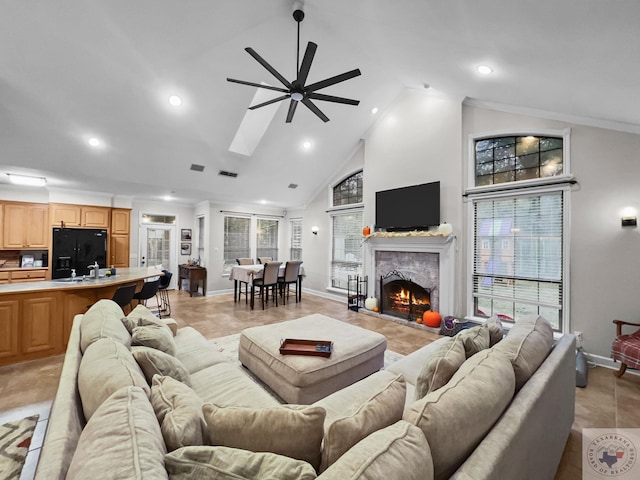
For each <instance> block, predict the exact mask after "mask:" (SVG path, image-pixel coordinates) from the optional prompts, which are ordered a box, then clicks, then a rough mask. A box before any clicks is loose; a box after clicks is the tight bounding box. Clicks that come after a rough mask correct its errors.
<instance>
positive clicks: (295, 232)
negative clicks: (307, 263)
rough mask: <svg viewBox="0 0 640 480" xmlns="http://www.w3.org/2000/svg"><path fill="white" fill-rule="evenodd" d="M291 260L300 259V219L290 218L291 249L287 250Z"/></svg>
mask: <svg viewBox="0 0 640 480" xmlns="http://www.w3.org/2000/svg"><path fill="white" fill-rule="evenodd" d="M289 257H290V259H291V260H302V219H301V218H294V219H292V220H291V249H290V252H289Z"/></svg>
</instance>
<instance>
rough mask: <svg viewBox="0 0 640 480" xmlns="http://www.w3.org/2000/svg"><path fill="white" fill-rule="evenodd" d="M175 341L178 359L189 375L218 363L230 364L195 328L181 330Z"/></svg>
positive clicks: (174, 338)
mask: <svg viewBox="0 0 640 480" xmlns="http://www.w3.org/2000/svg"><path fill="white" fill-rule="evenodd" d="M173 341H174V343H175V344H176V357H177V358H179V359H180V361H181V362H182V363H183V364H184V366H185V367H186V368H187V370H188V371H189V373H192V374H193V373H195V372H198V371H200V370H203V369H205V368H207V367H210V366H211V365H216V364H218V363H229V360H228V359H227V357H225V356H224V355H223V354H222V353H221V352H219V351H218V350H217V349H216V348H215V347H214V346H213V344H212V343H211V342H209V341H208V340H207V339H206V338H204V337H203V336H202V334H201V333H200V332H198V331H197V330H196V329H194V328H193V327H182V328H181V329H179V330H178V332H177V333H176V335H175V337H173Z"/></svg>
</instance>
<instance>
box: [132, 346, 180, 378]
mask: <svg viewBox="0 0 640 480" xmlns="http://www.w3.org/2000/svg"><path fill="white" fill-rule="evenodd" d="M131 354H132V355H133V358H135V359H136V362H138V365H139V366H140V368H142V372H143V373H144V376H145V378H146V379H147V382H148V383H149V385H151V381H152V379H153V376H154V375H166V376H168V377H172V378H175V379H176V380H178V381H179V382H182V383H185V384H187V385H189V386H191V376H190V375H189V372H188V371H187V369H186V368H185V366H184V365H183V364H182V362H181V361H180V360H178V359H177V358H176V357H173V356H171V355H169V354H168V353H164V352H163V351H160V350H156V349H155V348H149V347H131Z"/></svg>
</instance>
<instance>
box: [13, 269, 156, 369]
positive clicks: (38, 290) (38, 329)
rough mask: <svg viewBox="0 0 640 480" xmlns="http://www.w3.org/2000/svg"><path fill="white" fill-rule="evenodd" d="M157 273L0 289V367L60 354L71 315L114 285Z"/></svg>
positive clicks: (146, 271)
mask: <svg viewBox="0 0 640 480" xmlns="http://www.w3.org/2000/svg"><path fill="white" fill-rule="evenodd" d="M161 275H163V273H162V272H161V271H159V270H156V269H155V268H119V269H118V270H117V272H116V275H115V276H109V277H103V278H98V279H84V280H82V279H76V280H75V281H71V279H59V280H51V281H42V282H30V283H10V284H7V285H0V366H1V365H9V364H13V363H19V362H24V361H27V360H35V359H37V358H44V357H50V356H53V355H59V354H62V353H64V351H65V348H66V345H67V340H68V338H69V332H70V331H71V323H72V322H73V317H74V316H75V315H77V314H79V313H84V312H86V311H87V308H88V306H89V305H92V304H93V303H95V302H97V301H98V300H100V299H101V298H111V297H112V295H113V293H114V292H115V291H116V289H117V288H118V286H120V285H122V284H125V283H136V284H138V288H137V290H140V288H141V287H142V283H143V282H144V280H145V279H146V278H152V277H158V276H161Z"/></svg>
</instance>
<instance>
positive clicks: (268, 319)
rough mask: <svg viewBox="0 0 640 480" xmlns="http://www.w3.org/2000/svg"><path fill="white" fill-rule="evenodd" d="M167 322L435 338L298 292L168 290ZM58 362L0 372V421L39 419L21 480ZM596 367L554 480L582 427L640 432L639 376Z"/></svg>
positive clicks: (393, 343) (566, 479) (39, 434)
mask: <svg viewBox="0 0 640 480" xmlns="http://www.w3.org/2000/svg"><path fill="white" fill-rule="evenodd" d="M170 298H171V306H172V309H173V312H172V315H171V316H172V317H173V318H175V319H176V320H177V321H178V324H179V326H184V325H190V326H192V327H194V328H195V329H196V330H198V331H200V332H201V333H202V334H203V335H205V336H206V337H207V338H216V337H222V336H225V335H230V334H232V333H238V332H240V331H241V330H242V329H244V328H246V327H249V326H255V325H266V324H269V323H275V322H280V321H283V320H290V319H294V318H298V317H301V316H303V315H308V314H311V313H323V314H325V315H329V316H331V317H334V318H338V319H341V320H344V321H347V322H350V323H353V324H355V325H359V326H361V327H364V328H367V329H370V330H374V331H377V332H380V333H382V334H383V335H385V336H386V337H387V341H388V348H389V350H393V351H395V352H398V353H401V354H404V355H406V354H408V353H411V352H412V351H414V350H416V349H418V348H420V347H421V346H423V345H425V344H427V343H429V342H431V341H433V340H434V339H436V338H438V337H437V335H434V334H432V333H430V332H427V331H423V330H417V329H415V328H410V327H405V326H402V325H398V324H397V323H394V322H389V321H386V320H383V319H380V318H376V317H372V316H370V315H364V314H361V313H357V312H353V311H350V310H348V309H347V308H346V305H345V304H344V303H340V302H335V301H333V300H328V299H325V298H322V297H319V296H316V295H310V294H304V295H303V299H302V302H301V303H298V304H296V303H295V300H294V297H293V296H292V297H291V298H290V302H289V303H288V304H287V305H285V306H283V305H280V306H279V307H275V306H268V307H267V308H266V309H265V310H264V311H263V310H261V309H260V308H259V307H258V308H257V309H256V310H250V309H249V307H248V306H247V305H245V303H244V299H243V300H242V301H241V302H239V303H234V302H233V298H232V295H231V294H224V295H215V296H206V297H204V296H194V297H189V294H188V293H186V292H177V291H172V292H170ZM62 361H63V357H62V356H58V357H54V358H50V359H45V360H37V361H33V362H27V363H24V364H20V365H13V366H8V367H0V423H4V422H5V421H9V420H13V419H14V418H22V417H25V416H28V415H33V414H35V413H38V414H40V419H39V422H38V427H37V429H36V435H35V436H34V439H33V442H32V445H31V450H30V452H29V455H28V457H27V463H26V465H25V469H24V471H23V475H22V477H21V479H24V480H27V479H31V478H32V477H33V473H34V471H35V466H36V464H37V461H38V455H39V449H40V447H41V445H42V438H43V435H44V430H45V427H46V420H47V418H48V414H49V408H50V406H51V401H52V400H53V398H54V396H55V392H56V388H57V383H58V377H59V375H60V371H61V369H62ZM611 372H612V371H611V370H609V369H606V368H602V367H596V368H592V369H590V371H589V381H588V385H587V387H586V388H576V415H575V422H574V425H573V429H572V432H571V434H570V437H569V440H568V441H567V445H566V447H565V451H564V454H563V457H562V461H561V464H560V467H559V469H558V472H557V474H556V477H555V480H580V479H581V478H582V473H581V472H582V466H581V465H582V455H581V449H582V435H581V431H582V429H583V428H599V427H602V428H614V427H618V428H640V411H639V409H638V408H637V405H638V399H639V398H640V376H638V375H634V374H633V373H631V372H629V373H626V374H625V375H624V376H623V377H622V378H620V379H616V378H615V377H614V376H613V375H612V373H611Z"/></svg>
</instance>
